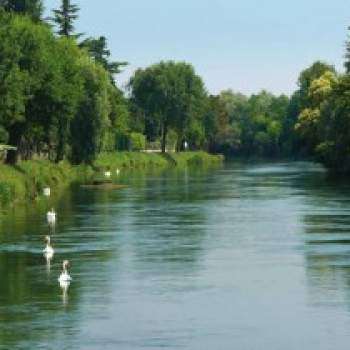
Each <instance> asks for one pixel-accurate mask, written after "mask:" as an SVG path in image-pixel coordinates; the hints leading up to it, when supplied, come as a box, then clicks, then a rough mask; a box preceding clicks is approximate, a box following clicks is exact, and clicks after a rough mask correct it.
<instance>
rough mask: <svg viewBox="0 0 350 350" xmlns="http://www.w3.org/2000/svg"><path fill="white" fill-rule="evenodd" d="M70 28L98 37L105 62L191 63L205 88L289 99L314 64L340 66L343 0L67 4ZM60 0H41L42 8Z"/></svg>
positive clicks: (346, 12)
mask: <svg viewBox="0 0 350 350" xmlns="http://www.w3.org/2000/svg"><path fill="white" fill-rule="evenodd" d="M73 2H74V3H76V4H78V5H79V6H80V7H81V12H80V19H79V20H78V22H77V30H78V31H80V32H84V33H86V35H88V36H99V35H104V36H106V37H107V39H108V42H109V48H110V50H111V51H112V55H113V59H115V60H122V61H123V60H126V61H128V62H130V65H129V66H128V68H126V69H125V72H124V73H123V74H121V75H120V76H119V77H118V81H119V85H122V84H124V83H125V82H126V81H127V79H128V78H129V77H130V75H131V74H132V72H133V71H134V70H135V68H137V67H145V66H147V65H149V64H152V63H155V62H158V61H160V60H167V59H174V60H185V61H187V62H190V63H192V64H193V65H194V67H195V69H196V71H197V72H198V73H199V74H200V75H201V76H202V77H203V79H204V81H205V84H206V86H207V88H208V90H209V91H210V92H211V93H217V92H219V91H221V90H223V89H228V88H231V89H233V90H236V91H241V92H244V93H253V92H257V91H259V90H261V89H263V88H265V89H268V90H270V91H272V92H274V93H287V94H290V93H291V92H292V91H293V90H294V89H295V87H296V80H297V77H298V74H299V72H300V71H301V70H302V69H304V68H305V67H307V66H308V65H309V64H311V63H312V62H313V61H315V60H317V59H321V60H324V61H326V62H329V63H332V64H335V65H336V67H337V68H338V69H339V70H342V69H343V67H342V65H343V56H344V42H345V40H346V35H347V30H346V28H347V26H349V25H350V2H349V0H331V1H328V0H215V1H213V0H211V1H209V0H123V1H122V0H99V1H96V0H73ZM59 3H60V0H45V4H46V8H47V10H48V11H49V10H50V9H52V8H56V7H58V4H59Z"/></svg>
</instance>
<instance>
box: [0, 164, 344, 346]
mask: <svg viewBox="0 0 350 350" xmlns="http://www.w3.org/2000/svg"><path fill="white" fill-rule="evenodd" d="M117 181H118V182H119V183H123V184H127V185H128V188H126V189H124V190H122V191H96V190H87V189H82V188H80V187H79V186H73V188H72V189H71V190H68V191H67V192H66V193H65V194H64V195H63V196H61V197H59V198H54V197H52V198H50V199H49V200H45V201H39V202H36V203H34V204H33V205H30V206H23V207H19V208H16V210H12V211H11V210H10V211H9V212H8V213H7V215H6V216H3V217H2V218H1V220H0V349H2V347H3V348H4V349H7V348H11V349H40V348H43V349H45V348H58V349H116V348H121V349H126V350H128V349H144V348H146V349H147V348H148V349H157V348H164V347H168V348H175V347H178V348H184V349H206V348H208V349H217V348H220V349H232V348H237V349H253V350H255V349H256V350H258V349H261V348H262V347H263V348H267V349H287V350H288V349H290V350H292V349H297V348H300V349H317V350H319V349H323V350H326V349H331V348H334V349H335V348H336V349H337V350H339V349H340V350H342V349H347V344H348V341H349V340H350V334H349V331H348V329H349V327H350V307H349V306H350V298H349V297H350V293H349V291H350V288H349V286H350V275H349V273H350V268H349V267H350V260H349V256H350V245H349V242H350V236H349V229H350V200H349V198H350V186H349V185H348V184H347V182H337V181H334V180H332V179H330V178H328V177H327V175H326V173H325V172H324V171H323V170H322V168H320V167H319V166H317V165H314V164H310V163H288V162H285V163H281V162H279V163H266V162H265V163H264V162H261V163H233V164H231V165H228V166H227V167H226V168H224V169H206V170H205V171H200V170H195V171H194V170H193V169H187V170H186V171H183V170H182V171H179V170H176V169H174V170H169V169H167V170H161V171H155V170H154V171H150V172H149V173H147V172H140V171H138V172H126V171H124V170H123V171H122V172H120V174H119V176H118V180H117ZM51 207H55V208H56V211H57V213H58V214H59V217H58V218H59V220H58V221H57V223H56V226H55V228H54V229H55V230H54V231H52V232H51V234H52V238H53V241H54V244H55V256H52V257H49V256H44V258H45V260H43V252H42V237H43V236H44V235H46V234H47V223H46V221H45V213H46V212H47V210H48V208H51ZM65 259H69V260H71V261H72V266H73V268H72V272H71V273H72V277H73V278H74V283H73V284H72V285H70V283H69V282H63V283H59V282H58V281H57V279H58V277H59V274H60V272H61V262H62V261H63V260H65ZM44 265H45V266H44Z"/></svg>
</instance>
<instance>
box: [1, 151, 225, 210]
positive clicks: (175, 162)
mask: <svg viewBox="0 0 350 350" xmlns="http://www.w3.org/2000/svg"><path fill="white" fill-rule="evenodd" d="M222 161H223V157H222V156H217V155H210V154H208V153H205V152H186V153H167V154H160V153H141V152H116V153H103V154H101V155H100V156H99V157H98V159H97V160H96V161H95V163H94V164H93V166H82V165H80V166H72V165H71V164H69V163H68V162H61V163H59V164H56V163H52V162H50V161H47V160H30V161H23V162H20V163H18V164H17V165H16V166H8V165H5V164H0V208H1V207H3V206H5V205H7V204H10V203H13V202H15V201H16V202H23V201H26V200H34V199H36V198H38V196H40V194H41V193H42V192H43V188H44V187H46V186H49V187H51V188H52V189H54V190H57V189H59V188H61V187H63V186H65V185H68V184H70V183H71V182H73V181H77V180H78V181H79V180H82V181H83V180H84V179H86V178H87V177H90V176H92V175H93V174H94V173H95V172H99V171H103V170H106V169H110V170H116V169H123V168H124V169H126V168H128V169H130V168H133V169H143V168H149V167H158V168H159V167H167V166H178V167H180V166H181V167H183V166H187V165H196V166H210V165H214V164H220V163H221V162H222Z"/></svg>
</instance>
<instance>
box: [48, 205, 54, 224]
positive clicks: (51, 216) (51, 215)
mask: <svg viewBox="0 0 350 350" xmlns="http://www.w3.org/2000/svg"><path fill="white" fill-rule="evenodd" d="M46 218H47V222H48V223H49V224H55V223H56V212H55V210H54V209H53V208H52V209H51V210H49V211H48V212H47V214H46Z"/></svg>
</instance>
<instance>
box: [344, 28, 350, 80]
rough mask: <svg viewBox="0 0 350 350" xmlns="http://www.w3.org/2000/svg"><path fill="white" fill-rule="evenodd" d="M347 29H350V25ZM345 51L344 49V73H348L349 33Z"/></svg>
mask: <svg viewBox="0 0 350 350" xmlns="http://www.w3.org/2000/svg"><path fill="white" fill-rule="evenodd" d="M348 30H349V31H350V27H348ZM345 45H346V47H345V48H346V51H345V62H344V66H345V69H346V73H347V74H349V73H350V35H349V34H348V40H347V41H346V44H345Z"/></svg>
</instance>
